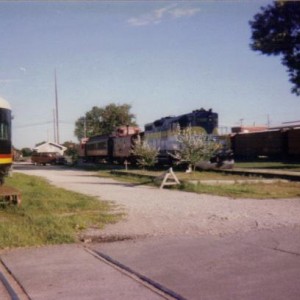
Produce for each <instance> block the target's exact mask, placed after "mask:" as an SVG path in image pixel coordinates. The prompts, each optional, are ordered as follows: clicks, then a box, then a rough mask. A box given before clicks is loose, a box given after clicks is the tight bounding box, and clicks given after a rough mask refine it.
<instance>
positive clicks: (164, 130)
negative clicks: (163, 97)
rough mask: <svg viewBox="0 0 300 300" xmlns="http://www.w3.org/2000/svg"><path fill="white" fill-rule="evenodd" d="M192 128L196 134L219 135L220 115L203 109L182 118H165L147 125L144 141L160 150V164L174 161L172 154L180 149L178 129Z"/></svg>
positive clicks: (181, 116)
mask: <svg viewBox="0 0 300 300" xmlns="http://www.w3.org/2000/svg"><path fill="white" fill-rule="evenodd" d="M188 126H191V127H192V128H193V129H194V130H195V132H198V133H203V134H208V135H217V128H218V114H217V113H214V112H212V110H211V109H209V110H205V109H203V108H201V109H199V110H194V111H193V112H191V113H187V114H183V115H180V116H172V117H165V118H162V119H159V120H156V121H154V122H153V123H148V124H146V125H145V133H144V134H145V136H144V139H145V140H146V141H147V143H148V144H149V145H150V146H151V147H153V148H156V149H158V150H159V155H158V160H159V162H164V161H165V162H170V161H172V155H170V154H172V153H174V151H175V150H177V149H178V147H179V144H178V141H177V139H176V133H177V130H178V127H180V129H185V128H187V127H188Z"/></svg>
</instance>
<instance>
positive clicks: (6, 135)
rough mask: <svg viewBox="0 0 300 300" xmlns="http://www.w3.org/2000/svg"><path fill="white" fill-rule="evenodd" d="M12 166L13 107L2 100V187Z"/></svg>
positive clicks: (0, 180) (0, 178)
mask: <svg viewBox="0 0 300 300" xmlns="http://www.w3.org/2000/svg"><path fill="white" fill-rule="evenodd" d="M11 164H12V145H11V107H10V105H9V103H8V102H7V101H6V100H4V99H3V98H0V185H2V184H3V182H4V176H5V175H7V173H8V171H9V169H10V167H11Z"/></svg>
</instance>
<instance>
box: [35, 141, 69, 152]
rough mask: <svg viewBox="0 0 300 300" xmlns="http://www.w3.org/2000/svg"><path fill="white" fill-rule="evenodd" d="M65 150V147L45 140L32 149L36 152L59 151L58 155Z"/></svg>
mask: <svg viewBox="0 0 300 300" xmlns="http://www.w3.org/2000/svg"><path fill="white" fill-rule="evenodd" d="M66 150H67V147H64V146H62V145H59V144H56V143H52V142H45V143H43V144H41V145H39V146H37V147H35V148H34V149H33V151H36V152H38V153H41V152H53V153H59V154H60V155H63V154H64V152H65V151H66Z"/></svg>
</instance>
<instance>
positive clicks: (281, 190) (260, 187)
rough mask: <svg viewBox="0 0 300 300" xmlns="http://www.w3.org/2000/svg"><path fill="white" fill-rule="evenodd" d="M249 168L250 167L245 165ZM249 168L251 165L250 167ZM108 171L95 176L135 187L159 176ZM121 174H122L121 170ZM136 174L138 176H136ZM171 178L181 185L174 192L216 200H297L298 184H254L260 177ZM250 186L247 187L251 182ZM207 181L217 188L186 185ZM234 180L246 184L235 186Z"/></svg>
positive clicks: (209, 174)
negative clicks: (132, 184)
mask: <svg viewBox="0 0 300 300" xmlns="http://www.w3.org/2000/svg"><path fill="white" fill-rule="evenodd" d="M249 165H250V164H249ZM264 166H265V165H264ZM251 167H252V165H251ZM109 171H110V169H109V170H102V171H99V173H98V174H99V176H109V177H114V178H116V179H117V180H122V181H127V182H132V183H137V184H152V185H153V184H154V183H153V179H151V178H147V177H143V176H153V177H154V176H159V175H161V174H163V171H162V170H158V171H153V170H152V171H146V170H138V169H133V170H128V171H127V175H126V176H124V175H118V174H111V173H110V172H109ZM122 171H124V170H122ZM136 174H139V175H141V176H136ZM175 174H176V176H177V177H178V179H179V180H180V181H181V182H182V183H181V185H180V186H177V187H176V188H177V189H180V190H183V191H189V192H194V193H199V194H211V195H219V196H227V197H231V198H250V199H251V198H252V199H282V198H299V197H300V182H281V181H279V180H278V181H276V180H275V181H272V183H263V182H258V183H257V182H254V181H257V180H260V179H262V178H261V177H254V176H252V177H249V176H247V177H246V176H242V175H231V174H224V173H220V172H213V171H209V172H208V171H196V172H193V173H185V172H184V171H183V170H180V169H177V170H176V169H175ZM252 179H253V182H252V183H251V180H252ZM201 180H202V181H203V180H205V181H207V180H218V181H220V183H219V184H217V185H215V184H202V183H198V184H192V183H189V181H201ZM222 180H224V181H228V180H230V181H232V180H233V181H236V182H235V183H233V184H227V183H223V184H222ZM238 180H245V181H250V182H243V183H238V182H237V181H238ZM172 188H174V187H172Z"/></svg>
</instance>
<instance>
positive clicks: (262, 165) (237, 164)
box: [234, 161, 300, 172]
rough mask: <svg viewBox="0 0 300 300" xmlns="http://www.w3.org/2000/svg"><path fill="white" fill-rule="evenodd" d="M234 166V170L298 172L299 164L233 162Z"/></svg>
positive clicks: (299, 169)
mask: <svg viewBox="0 0 300 300" xmlns="http://www.w3.org/2000/svg"><path fill="white" fill-rule="evenodd" d="M234 166H235V168H246V169H270V170H287V171H294V172H300V163H288V162H280V161H278V162H276V161H256V162H235V164H234Z"/></svg>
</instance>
